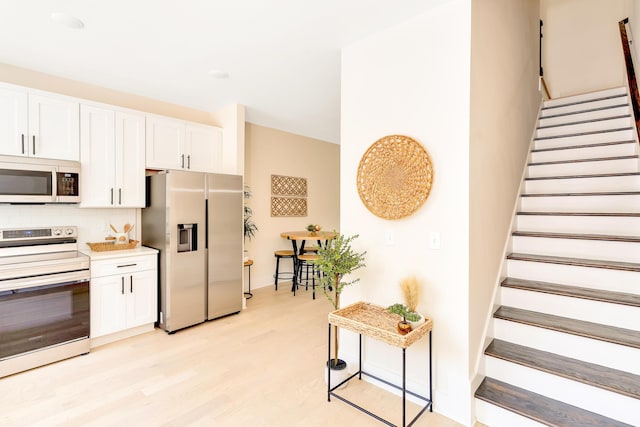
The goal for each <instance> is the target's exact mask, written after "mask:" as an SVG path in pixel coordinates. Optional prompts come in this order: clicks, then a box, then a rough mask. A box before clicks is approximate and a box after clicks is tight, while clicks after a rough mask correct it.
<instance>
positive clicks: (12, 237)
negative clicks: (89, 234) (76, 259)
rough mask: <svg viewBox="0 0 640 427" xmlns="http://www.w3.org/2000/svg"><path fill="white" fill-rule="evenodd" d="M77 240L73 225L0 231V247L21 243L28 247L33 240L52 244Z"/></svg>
mask: <svg viewBox="0 0 640 427" xmlns="http://www.w3.org/2000/svg"><path fill="white" fill-rule="evenodd" d="M77 238H78V227H76V226H74V225H69V226H56V227H37V228H10V229H0V245H2V244H3V243H5V244H6V243H9V242H14V243H19V242H23V243H24V244H25V245H28V244H29V242H33V241H35V240H38V241H47V240H51V241H52V242H55V241H59V240H60V239H64V240H67V241H75V240H76V239H77Z"/></svg>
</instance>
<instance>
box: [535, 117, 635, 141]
mask: <svg viewBox="0 0 640 427" xmlns="http://www.w3.org/2000/svg"><path fill="white" fill-rule="evenodd" d="M632 125H633V122H632V120H631V118H630V117H620V118H614V119H607V120H598V121H593V122H586V123H578V124H567V125H562V126H552V127H543V128H538V129H537V130H536V137H537V138H542V137H545V136H556V135H569V134H574V133H582V132H592V131H598V130H613V129H622V128H626V127H629V126H632Z"/></svg>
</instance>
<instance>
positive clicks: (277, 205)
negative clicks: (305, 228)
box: [271, 175, 307, 217]
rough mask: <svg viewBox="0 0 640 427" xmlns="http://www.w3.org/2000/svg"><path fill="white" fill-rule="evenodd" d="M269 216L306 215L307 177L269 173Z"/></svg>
mask: <svg viewBox="0 0 640 427" xmlns="http://www.w3.org/2000/svg"><path fill="white" fill-rule="evenodd" d="M271 216H291V217H292V216H307V179H306V178H298V177H293V176H283V175H271Z"/></svg>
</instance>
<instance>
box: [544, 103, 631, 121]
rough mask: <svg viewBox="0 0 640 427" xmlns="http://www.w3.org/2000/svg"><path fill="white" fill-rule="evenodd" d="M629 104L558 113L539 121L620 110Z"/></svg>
mask: <svg viewBox="0 0 640 427" xmlns="http://www.w3.org/2000/svg"><path fill="white" fill-rule="evenodd" d="M628 106H629V104H616V105H607V106H604V107H596V108H587V109H586V110H579V111H569V112H566V113H559V114H551V115H548V116H543V117H540V120H544V119H551V118H554V117H563V116H572V115H575V114H582V113H593V112H595V111H603V110H610V109H613V108H620V107H628ZM550 108H556V107H550ZM543 110H544V108H543Z"/></svg>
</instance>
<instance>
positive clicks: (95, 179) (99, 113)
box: [80, 105, 117, 207]
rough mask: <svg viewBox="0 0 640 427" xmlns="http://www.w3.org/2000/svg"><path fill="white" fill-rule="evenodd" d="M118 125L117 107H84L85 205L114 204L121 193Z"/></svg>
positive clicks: (82, 181)
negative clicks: (117, 179)
mask: <svg viewBox="0 0 640 427" xmlns="http://www.w3.org/2000/svg"><path fill="white" fill-rule="evenodd" d="M114 129H115V114H114V112H113V111H111V110H107V109H104V108H97V107H92V106H87V105H83V106H82V107H81V123H80V134H81V141H82V149H81V152H82V159H81V163H80V164H81V171H80V200H81V203H80V206H81V207H111V206H114V204H113V202H114V199H115V197H116V196H117V188H116V186H115V174H114V170H115V162H116V158H115V154H114V153H115V135H114Z"/></svg>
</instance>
